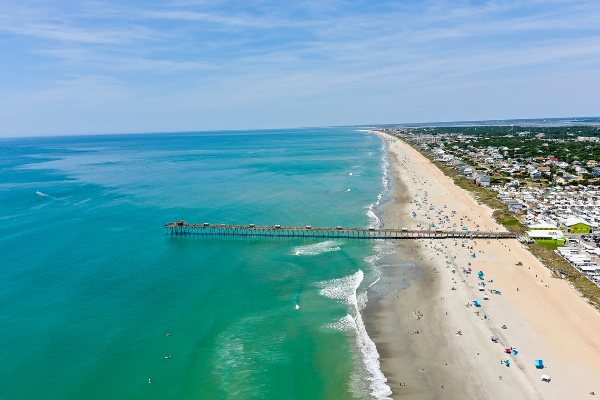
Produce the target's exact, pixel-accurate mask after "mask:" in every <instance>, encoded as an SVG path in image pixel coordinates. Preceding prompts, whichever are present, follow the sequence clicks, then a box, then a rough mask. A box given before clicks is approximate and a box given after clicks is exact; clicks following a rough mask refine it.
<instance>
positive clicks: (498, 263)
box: [364, 136, 600, 399]
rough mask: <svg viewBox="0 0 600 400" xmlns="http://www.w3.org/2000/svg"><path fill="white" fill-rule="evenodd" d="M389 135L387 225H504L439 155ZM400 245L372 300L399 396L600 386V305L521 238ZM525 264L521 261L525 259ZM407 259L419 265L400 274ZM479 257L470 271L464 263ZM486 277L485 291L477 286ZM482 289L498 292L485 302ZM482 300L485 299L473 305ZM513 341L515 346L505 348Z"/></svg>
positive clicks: (368, 313)
mask: <svg viewBox="0 0 600 400" xmlns="http://www.w3.org/2000/svg"><path fill="white" fill-rule="evenodd" d="M384 137H385V138H386V140H387V141H388V145H387V150H388V157H389V160H390V169H391V171H392V173H393V175H394V178H395V182H394V194H393V198H394V201H393V202H392V203H390V204H388V205H387V206H386V208H385V212H386V216H385V221H384V222H385V227H387V228H390V227H395V228H402V227H406V228H409V229H420V228H422V227H423V228H427V225H430V224H431V223H433V224H435V227H440V228H442V229H452V228H454V229H461V228H462V226H465V227H467V228H468V229H477V228H478V227H479V228H481V229H493V230H496V229H498V230H504V228H503V227H502V226H499V225H497V224H496V223H495V222H494V221H493V219H492V218H491V212H492V211H491V210H490V209H489V208H488V207H486V206H482V205H478V204H477V202H476V201H475V200H474V199H473V198H472V197H471V196H470V194H469V193H468V192H466V191H464V190H462V189H460V188H459V187H457V186H455V185H454V184H453V182H452V181H451V180H450V179H449V178H447V177H446V176H444V175H443V173H442V172H441V171H439V169H437V167H435V165H433V164H432V163H431V162H429V160H427V159H426V158H424V157H423V156H421V155H420V154H419V153H418V152H416V151H415V150H414V149H412V148H411V147H410V146H408V145H407V144H405V143H403V142H401V141H399V140H398V141H396V139H395V138H392V137H389V136H384ZM425 192H427V193H425ZM415 195H416V196H415ZM425 198H426V199H427V200H426V202H425ZM415 200H416V201H415ZM444 205H445V206H446V207H444ZM452 211H455V213H454V214H453V213H452ZM413 212H414V213H415V214H414V216H413ZM446 215H447V216H448V218H445V216H446ZM439 218H441V219H442V220H439ZM461 218H462V220H461ZM454 224H456V225H454ZM461 224H462V226H461ZM397 243H398V252H397V253H396V254H394V255H392V256H388V258H387V259H386V262H388V263H389V264H392V266H391V267H389V268H384V274H383V278H382V281H381V282H380V284H379V285H382V286H383V285H388V286H387V287H386V294H385V295H384V296H380V297H378V298H377V299H376V300H375V301H373V302H371V300H369V301H370V303H369V304H368V305H367V308H366V309H365V313H364V315H365V322H366V326H367V330H368V332H369V335H370V336H371V338H372V339H373V341H374V342H375V343H376V345H377V348H378V350H379V353H380V356H381V358H380V362H381V369H382V371H383V373H384V374H385V376H386V377H387V378H388V385H389V386H390V387H391V389H392V391H393V395H392V397H393V398H403V399H437V398H448V399H456V398H482V399H483V398H501V399H504V398H510V399H554V398H556V399H569V398H571V399H575V398H582V397H588V396H590V395H589V392H591V391H596V392H600V343H599V342H598V341H597V339H596V338H597V332H600V314H599V313H598V312H597V311H596V310H594V309H593V308H592V307H591V306H589V305H588V304H586V303H585V302H584V301H583V300H582V299H581V298H579V297H578V296H577V295H576V294H575V293H573V292H572V291H571V289H570V288H569V286H568V284H567V282H565V281H561V280H558V279H553V278H550V273H549V271H548V270H547V269H546V268H545V267H543V265H541V264H540V263H539V261H537V259H535V257H533V256H532V255H531V254H530V253H529V252H528V251H527V250H525V249H523V248H521V245H520V243H518V242H517V241H516V240H506V241H499V240H491V241H490V242H489V243H488V242H487V241H472V240H469V241H455V240H452V239H444V240H437V241H435V240H431V241H430V240H420V241H419V240H399V241H397ZM473 256H474V257H473ZM519 261H521V262H522V263H523V265H522V266H517V265H515V264H516V263H517V262H519ZM407 263H408V264H407ZM409 263H414V265H415V267H414V268H413V269H412V271H411V272H410V273H409V272H404V275H402V272H401V271H406V270H407V268H408V269H410V267H411V265H410V264H409ZM448 263H450V264H448ZM469 263H471V266H470V267H471V268H472V269H473V271H474V272H473V273H472V274H466V273H464V272H463V268H468V267H469ZM395 266H400V267H401V268H400V267H399V268H396V267H395ZM453 268H454V269H455V272H452V269H453ZM478 271H482V272H483V273H484V279H483V280H481V279H479V278H478V276H477V272H478ZM407 275H408V276H410V277H411V279H407V278H406V276H407ZM404 279H406V280H407V282H406V283H405V282H404ZM490 281H492V282H490ZM481 282H484V283H485V284H486V286H485V288H484V289H485V291H480V290H479V284H480V283H481ZM408 283H409V284H410V287H408V288H407V289H405V290H403V287H407V286H405V285H407V284H408ZM452 287H454V288H455V289H456V290H452ZM517 287H518V288H519V291H517V290H516V288H517ZM490 289H495V290H498V291H500V292H501V293H502V294H493V293H491V292H490ZM484 294H487V295H488V297H489V300H483V295H484ZM473 300H479V301H480V302H481V304H482V307H474V306H470V307H467V306H466V305H467V304H473ZM477 312H479V315H478V314H477ZM418 315H422V317H418ZM503 325H506V326H507V329H502V328H501V327H502V326H503ZM415 330H418V331H419V333H418V334H415V333H414V331H415ZM459 330H460V331H461V334H460V335H457V332H458V331H459ZM491 336H496V337H497V338H498V342H497V343H494V342H492V340H491ZM511 347H512V348H513V349H515V350H517V351H518V354H517V355H513V354H510V355H509V354H506V353H504V349H505V348H511ZM536 359H542V360H544V364H545V365H546V368H545V369H543V370H539V369H536V368H535V366H534V360H536ZM504 360H509V364H510V366H506V365H505V363H503V362H502V361H504ZM542 374H547V375H550V376H551V377H552V380H551V382H550V383H546V382H542V381H541V379H540V377H541V375H542ZM500 377H502V379H500ZM402 382H405V383H406V386H401V383H402ZM442 385H443V387H442Z"/></svg>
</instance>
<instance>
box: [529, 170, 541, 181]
mask: <svg viewBox="0 0 600 400" xmlns="http://www.w3.org/2000/svg"><path fill="white" fill-rule="evenodd" d="M529 177H530V178H531V179H532V180H538V179H542V173H541V172H540V171H537V170H536V171H532V172H530V174H529Z"/></svg>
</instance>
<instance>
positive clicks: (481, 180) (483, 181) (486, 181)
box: [475, 175, 490, 187]
mask: <svg viewBox="0 0 600 400" xmlns="http://www.w3.org/2000/svg"><path fill="white" fill-rule="evenodd" d="M475 186H481V187H489V186H490V178H489V177H488V176H486V175H479V176H478V177H477V178H475Z"/></svg>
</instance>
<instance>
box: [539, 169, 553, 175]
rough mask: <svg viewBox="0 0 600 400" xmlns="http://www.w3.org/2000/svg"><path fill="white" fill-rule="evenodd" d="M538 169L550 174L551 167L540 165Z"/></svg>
mask: <svg viewBox="0 0 600 400" xmlns="http://www.w3.org/2000/svg"><path fill="white" fill-rule="evenodd" d="M538 171H540V172H541V173H543V174H546V175H547V174H550V167H538Z"/></svg>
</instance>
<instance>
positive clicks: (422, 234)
mask: <svg viewBox="0 0 600 400" xmlns="http://www.w3.org/2000/svg"><path fill="white" fill-rule="evenodd" d="M165 229H166V234H167V235H169V236H188V235H199V236H236V237H293V238H318V239H320V238H323V239H325V238H340V239H516V238H517V234H515V233H512V232H492V231H466V230H453V231H448V230H440V229H436V230H409V229H405V228H403V229H374V228H367V229H360V228H343V227H341V226H338V227H335V228H319V227H312V226H305V227H290V226H280V225H273V226H256V225H254V224H250V225H226V224H216V225H215V224H209V223H204V224H188V223H185V222H184V221H181V220H180V221H177V222H169V223H168V224H166V225H165Z"/></svg>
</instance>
